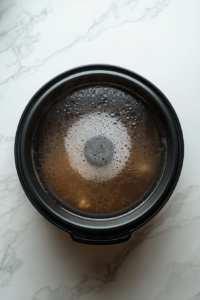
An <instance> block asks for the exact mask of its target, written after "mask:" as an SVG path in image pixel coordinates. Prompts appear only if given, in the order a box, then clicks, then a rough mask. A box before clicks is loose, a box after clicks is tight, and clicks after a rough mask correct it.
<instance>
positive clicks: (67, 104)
mask: <svg viewBox="0 0 200 300" xmlns="http://www.w3.org/2000/svg"><path fill="white" fill-rule="evenodd" d="M183 148H184V146H183V136H182V131H181V127H180V123H179V121H178V118H177V116H176V113H175V111H174V109H173V108H172V106H171V104H170V103H169V101H168V100H167V99H166V97H165V96H164V95H163V94H162V93H161V92H160V91H159V90H158V89H157V88H156V87H155V86H154V85H153V84H152V83H150V82H149V81H147V80H146V79H144V78H143V77H141V76H139V75H138V74H135V73H133V72H130V71H128V70H125V69H122V68H119V67H114V66H106V65H92V66H84V67H79V68H76V69H73V70H70V71H67V72H65V73H63V74H61V75H59V76H57V77H55V78H54V79H52V80H51V81H50V82H48V83H47V84H46V85H44V86H43V87H42V88H41V89H40V90H39V91H38V92H37V93H36V94H35V95H34V96H33V98H32V99H31V101H30V102H29V103H28V105H27V107H26V109H25V111H24V113H23V115H22V117H21V120H20V122H19V126H18V129H17V134H16V140H15V160H16V168H17V171H18V175H19V179H20V181H21V184H22V186H23V188H24V191H25V193H26V195H27V197H28V198H29V200H30V201H31V202H32V204H33V205H34V206H35V207H36V209H37V210H38V211H39V212H40V213H41V214H42V215H43V216H44V217H46V218H47V219H48V220H49V221H51V222H52V223H53V224H55V225H56V226H58V227H60V228H61V229H63V230H65V231H67V232H69V233H70V235H71V237H72V238H73V239H74V240H76V241H79V242H84V243H92V244H110V243H118V242H122V241H125V240H127V239H129V237H130V235H131V233H132V232H133V231H134V230H136V229H137V228H139V227H140V226H142V225H143V224H145V223H146V222H147V221H148V220H150V219H151V218H152V217H153V216H154V215H155V214H156V213H157V212H158V211H159V210H160V209H161V208H162V206H163V205H164V204H165V203H166V201H167V200H168V199H169V197H170V195H171V193H172V192H173V190H174V188H175V186H176V183H177V181H178V178H179V175H180V172H181V168H182V163H183V151H184V149H183Z"/></svg>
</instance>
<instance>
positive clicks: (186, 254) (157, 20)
mask: <svg viewBox="0 0 200 300" xmlns="http://www.w3.org/2000/svg"><path fill="white" fill-rule="evenodd" d="M199 14H200V1H198V0H190V1H187V0H182V1H180V0H171V1H170V0H101V1H100V0H96V1H93V0H85V1H83V0H74V1H72V0H65V1H64V0H43V1H39V0H35V1H26V0H15V1H14V0H1V1H0V70H1V72H0V299H3V300H5V299H6V300H13V299H14V300H23V299H25V300H28V299H30V300H72V299H73V300H76V299H81V300H86V299H87V300H90V299H91V300H92V299H96V300H98V299H109V300H110V299H115V300H121V299H126V300H129V299H130V300H132V299H137V300H144V299H148V300H153V299H155V300H165V299H166V300H177V299H181V300H199V299H200V176H199V170H200V160H199V148H200V142H199V141H200V139H199V130H200V116H199V115H200V112H199V111H200V102H199V95H200V84H199V80H200V54H199V53H200V18H199ZM93 63H94V64H95V63H105V64H113V65H119V66H122V67H125V68H128V69H130V70H132V71H135V72H137V73H139V74H141V75H142V76H144V77H146V78H147V79H149V80H150V81H152V82H153V83H154V84H155V85H156V86H157V87H158V88H160V89H161V90H162V91H163V93H164V94H165V95H166V96H167V97H168V99H169V100H170V101H171V103H172V105H173V106H174V108H175V110H176V111H177V114H178V116H179V119H180V122H181V124H182V128H183V133H184V139H185V161H184V166H183V170H182V174H181V177H180V180H179V182H178V185H177V187H176V189H175V191H174V193H173V195H172V197H171V199H170V200H169V201H168V203H167V205H166V206H165V207H164V208H163V209H162V210H161V211H160V213H159V214H158V215H157V216H156V217H155V218H154V219H152V220H151V221H150V222H149V223H148V224H146V225H145V226H144V227H142V228H141V229H139V230H138V231H136V232H134V233H133V235H132V237H131V239H130V240H129V241H128V242H126V243H122V244H119V245H112V246H90V245H82V244H78V243H75V242H73V241H72V240H71V238H70V236H69V235H68V234H67V233H65V232H63V231H61V230H59V229H58V228H56V227H55V226H53V225H52V224H50V223H49V222H48V221H46V220H45V219H44V218H43V217H42V216H41V215H40V214H39V213H38V212H37V211H36V210H35V208H34V207H33V206H32V205H31V204H30V202H29V201H28V199H27V198H26V196H25V194H24V192H23V190H22V188H21V185H20V183H19V180H18V177H17V174H16V171H15V165H14V155H13V146H14V137H15V132H16V127H17V124H18V121H19V118H20V116H21V114H22V111H23V110H24V108H25V106H26V104H27V103H28V101H29V100H30V98H31V97H32V95H33V94H34V93H35V92H36V91H37V90H38V89H39V88H40V87H41V86H42V85H43V84H44V83H45V82H47V81H48V80H49V79H51V78H52V77H54V76H55V75H57V74H59V73H61V72H63V71H65V70H68V69H70V68H74V67H76V66H79V65H85V64H93Z"/></svg>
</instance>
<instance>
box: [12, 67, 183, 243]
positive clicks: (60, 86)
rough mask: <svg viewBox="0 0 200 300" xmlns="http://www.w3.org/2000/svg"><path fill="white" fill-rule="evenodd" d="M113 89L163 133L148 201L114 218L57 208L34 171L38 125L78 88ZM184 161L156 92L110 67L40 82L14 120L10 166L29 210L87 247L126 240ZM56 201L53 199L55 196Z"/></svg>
mask: <svg viewBox="0 0 200 300" xmlns="http://www.w3.org/2000/svg"><path fill="white" fill-rule="evenodd" d="M101 84H103V85H106V84H108V85H110V84H112V85H115V86H118V87H121V88H123V89H124V90H127V91H129V92H130V93H133V94H134V95H137V96H139V97H140V98H141V99H143V101H145V102H146V103H147V105H148V106H149V107H150V108H151V110H152V111H154V114H155V116H157V118H159V120H160V121H161V123H162V126H163V128H164V131H165V134H166V142H167V155H166V161H165V167H164V169H163V173H162V176H161V178H160V180H159V183H158V184H157V186H156V188H155V189H154V190H153V192H152V193H151V194H150V195H148V199H146V200H145V201H143V202H142V203H140V205H138V206H136V207H135V206H134V207H131V206H130V207H129V209H128V210H122V212H121V213H120V212H118V213H117V214H116V215H111V216H109V215H106V214H105V215H102V216H101V217H99V216H98V214H96V215H87V214H86V215H84V214H81V213H79V212H78V211H76V210H73V209H67V208H66V207H63V206H62V205H61V203H58V201H56V199H52V197H49V196H48V193H47V192H46V190H45V189H44V188H43V187H42V185H41V182H40V180H39V179H38V176H37V174H36V172H35V168H34V163H33V150H32V143H33V136H34V132H35V128H36V125H37V124H38V122H39V120H40V119H41V117H42V116H43V114H44V113H45V112H46V110H47V109H48V108H49V107H50V106H51V104H52V103H54V102H55V101H56V99H58V98H59V96H60V95H62V94H63V93H65V94H67V93H68V91H71V90H72V89H76V88H78V87H80V86H83V85H84V86H87V85H88V86H89V85H93V86H95V85H98V86H99V85H101ZM183 156H184V143H183V135H182V130H181V126H180V123H179V120H178V118H177V115H176V113H175V111H174V109H173V107H172V105H171V104H170V103H169V101H168V100H167V98H166V97H165V96H164V95H163V94H162V92H161V91H160V90H159V89H157V88H156V87H155V86H154V85H153V84H152V83H150V82H149V81H148V80H146V79H145V78H143V77H141V76H140V75H138V74H136V73H133V72H131V71H129V70H126V69H123V68H119V67H116V66H110V65H89V66H83V67H78V68H75V69H72V70H69V71H67V72H64V73H62V74H61V75H58V76H57V77H55V78H53V79H52V80H50V81H49V82H48V83H46V84H45V85H44V86H43V87H42V88H41V89H40V90H39V91H38V92H37V93H36V94H35V95H34V96H33V98H32V99H31V100H30V102H29V103H28V105H27V107H26V108H25V110H24V112H23V114H22V117H21V119H20V122H19V125H18V129H17V133H16V139H15V162H16V168H17V172H18V176H19V179H20V182H21V184H22V187H23V189H24V191H25V193H26V195H27V197H28V199H29V200H30V201H31V203H32V204H33V205H34V206H35V208H36V209H37V210H38V211H39V212H40V213H41V214H42V215H43V216H44V217H45V218H46V219H48V220H49V221H50V222H51V223H53V224H54V225H56V226H58V227H59V228H61V229H63V230H65V231H67V232H68V233H69V234H70V235H71V237H72V239H73V240H75V241H78V242H82V243H88V244H113V243H119V242H123V241H126V240H128V239H129V238H130V236H131V233H132V232H133V231H134V230H136V229H137V228H139V227H141V226H142V225H144V224H145V223H146V222H148V221H149V220H150V219H151V218H152V217H153V216H155V215H156V214H157V213H158V211H159V210H160V209H161V208H162V207H163V206H164V204H165V203H166V202H167V200H168V199H169V197H170V196H171V194H172V192H173V190H174V188H175V186H176V184H177V181H178V179H179V176H180V172H181V168H182V164H183ZM55 198H56V197H55Z"/></svg>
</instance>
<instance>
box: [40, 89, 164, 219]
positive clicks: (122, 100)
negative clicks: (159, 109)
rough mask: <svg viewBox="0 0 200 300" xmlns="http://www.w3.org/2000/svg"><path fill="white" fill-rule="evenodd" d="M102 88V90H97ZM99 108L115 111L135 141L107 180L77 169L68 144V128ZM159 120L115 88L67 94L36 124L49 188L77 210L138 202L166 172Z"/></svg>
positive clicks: (101, 210)
mask: <svg viewBox="0 0 200 300" xmlns="http://www.w3.org/2000/svg"><path fill="white" fill-rule="evenodd" d="M98 89H99V90H100V91H101V92H100V91H99V93H97V91H98ZM94 91H95V92H94ZM81 95H82V96H81ZM93 95H95V96H93ZM80 96H81V97H80ZM92 103H93V104H92ZM99 103H100V104H101V105H100V104H99ZM105 104H106V105H105ZM94 112H96V113H97V112H101V113H102V112H104V113H105V112H106V113H108V117H109V118H110V116H111V115H112V116H113V115H114V117H113V120H114V123H117V122H120V123H121V124H123V126H124V127H126V130H127V134H128V136H129V141H130V143H129V147H128V148H129V149H128V151H129V157H128V158H127V159H126V162H125V164H124V167H123V168H122V170H121V171H120V172H118V174H117V175H116V176H115V177H114V178H111V179H109V178H108V180H103V181H101V180H93V179H90V180H88V179H86V178H84V177H83V176H82V175H81V174H80V173H79V171H78V170H77V169H74V168H73V167H72V164H71V163H70V157H69V155H68V153H67V151H66V146H65V138H66V135H67V132H68V131H69V129H70V128H72V127H73V126H75V124H76V122H78V121H79V120H80V119H81V118H84V117H85V116H86V115H88V114H93V113H94ZM102 122H104V120H103V119H102ZM157 123H158V122H157V121H156V119H155V118H154V116H153V113H152V111H151V109H150V108H149V107H148V106H147V104H145V103H144V101H143V100H142V99H140V98H139V97H136V96H134V95H132V94H130V93H128V92H124V91H121V90H119V89H118V88H115V87H114V88H113V87H106V86H105V87H86V88H81V89H80V90H79V91H75V92H72V93H71V94H69V95H64V96H62V97H60V98H59V99H58V100H56V101H55V102H54V104H53V105H52V106H51V107H50V109H48V110H47V112H46V113H45V114H44V116H43V117H42V118H41V121H40V123H39V124H38V127H37V129H36V134H35V141H36V142H35V143H36V144H37V147H35V149H34V156H37V163H36V162H35V164H37V170H39V171H37V173H38V176H39V178H42V180H43V182H45V184H46V186H47V187H48V188H49V192H50V193H51V191H53V193H55V194H56V195H57V197H58V198H59V199H60V201H61V203H63V204H67V206H68V207H70V208H71V209H72V210H73V208H75V209H78V210H80V211H82V212H86V213H93V214H97V213H98V214H105V213H106V214H108V213H114V212H118V211H120V210H122V209H125V208H128V207H133V206H135V205H138V204H140V203H141V202H142V201H144V200H145V199H146V197H147V196H148V195H149V194H150V193H151V192H152V191H153V189H154V188H155V186H156V183H157V182H158V181H159V179H160V177H161V174H162V169H163V151H164V149H163V144H162V139H163V132H162V134H160V132H159V128H160V127H159V126H161V125H160V124H157ZM112 126H114V125H112ZM116 126H117V124H116ZM116 129H117V127H116ZM116 132H117V130H116V131H113V135H115V134H116ZM97 134H99V133H98V132H97ZM111 138H112V137H111ZM80 139H81V136H80ZM84 142H86V141H83V143H84ZM83 159H84V157H83ZM121 159H125V158H123V157H122V158H121ZM35 161H36V160H35ZM80 167H81V166H80ZM107 167H109V165H108V166H107Z"/></svg>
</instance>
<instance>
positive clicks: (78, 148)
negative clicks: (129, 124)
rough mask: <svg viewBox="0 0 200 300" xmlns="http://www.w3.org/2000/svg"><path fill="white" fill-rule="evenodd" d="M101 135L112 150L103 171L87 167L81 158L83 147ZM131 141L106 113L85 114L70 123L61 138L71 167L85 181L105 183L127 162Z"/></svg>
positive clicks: (115, 121)
mask: <svg viewBox="0 0 200 300" xmlns="http://www.w3.org/2000/svg"><path fill="white" fill-rule="evenodd" d="M97 135H102V136H106V137H107V138H109V139H110V140H111V141H112V143H113V146H114V155H113V159H112V160H111V162H110V163H109V164H108V165H106V166H104V167H95V166H92V165H90V164H89V163H88V162H87V161H86V159H85V156H84V145H85V143H86V142H87V140H89V139H90V138H91V137H93V136H97ZM130 146H131V139H130V136H129V135H128V133H127V129H126V127H125V126H124V125H123V124H122V123H121V122H120V121H119V120H117V119H116V118H113V117H110V116H109V115H108V114H106V113H100V114H98V113H90V114H85V115H84V116H82V118H81V119H80V120H78V121H76V123H74V124H73V125H72V126H71V127H70V128H69V130H68V131H67V135H66V137H65V149H66V151H67V154H68V157H69V162H70V165H71V167H72V168H73V169H74V170H76V171H78V173H79V174H80V175H81V176H82V177H83V178H85V179H87V180H93V181H107V180H109V179H112V178H114V177H116V175H117V174H119V173H120V172H121V171H122V170H123V168H124V167H125V164H126V162H127V160H128V158H129V149H130Z"/></svg>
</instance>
